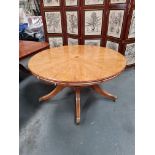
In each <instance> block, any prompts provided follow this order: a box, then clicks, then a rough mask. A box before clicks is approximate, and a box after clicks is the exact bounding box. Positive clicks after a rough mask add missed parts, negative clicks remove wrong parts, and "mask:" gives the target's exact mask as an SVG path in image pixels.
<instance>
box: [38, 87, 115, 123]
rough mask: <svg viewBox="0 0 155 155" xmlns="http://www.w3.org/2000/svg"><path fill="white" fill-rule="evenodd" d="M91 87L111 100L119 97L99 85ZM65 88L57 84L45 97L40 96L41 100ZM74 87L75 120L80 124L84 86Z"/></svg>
mask: <svg viewBox="0 0 155 155" xmlns="http://www.w3.org/2000/svg"><path fill="white" fill-rule="evenodd" d="M89 87H91V88H92V89H93V90H94V91H96V92H97V93H99V94H100V95H102V96H104V97H106V98H108V99H110V100H113V101H114V102H115V101H116V99H117V96H114V95H112V94H110V93H109V92H107V91H106V90H104V89H101V87H100V86H99V85H91V86H89ZM64 88H65V87H64V86H60V85H57V86H56V88H55V89H54V90H52V91H51V92H50V93H49V94H47V95H45V96H43V97H40V98H39V101H45V100H48V99H50V98H52V97H54V96H55V95H56V94H57V93H59V92H60V91H61V90H62V89H64ZM73 88H74V90H75V95H76V104H75V122H76V124H79V123H80V90H81V89H82V88H83V87H73Z"/></svg>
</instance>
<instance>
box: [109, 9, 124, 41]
mask: <svg viewBox="0 0 155 155" xmlns="http://www.w3.org/2000/svg"><path fill="white" fill-rule="evenodd" d="M123 16H124V10H110V14H109V25H108V35H109V36H112V37H116V38H119V37H120V35H121V29H122V23H123Z"/></svg>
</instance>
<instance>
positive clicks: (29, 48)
mask: <svg viewBox="0 0 155 155" xmlns="http://www.w3.org/2000/svg"><path fill="white" fill-rule="evenodd" d="M47 48H49V43H47V42H36V41H23V40H20V41H19V59H22V58H25V57H27V56H29V55H31V54H34V53H36V52H39V51H41V50H45V49H47Z"/></svg>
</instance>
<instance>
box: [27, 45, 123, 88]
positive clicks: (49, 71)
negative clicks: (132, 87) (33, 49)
mask: <svg viewBox="0 0 155 155" xmlns="http://www.w3.org/2000/svg"><path fill="white" fill-rule="evenodd" d="M125 66H126V59H125V57H124V56H123V55H121V54H120V53H118V52H117V51H114V50H112V49H108V48H104V47H99V46H89V45H75V46H62V47H58V48H51V49H47V50H44V51H42V52H40V53H38V54H36V55H34V56H33V57H31V59H30V61H29V63H28V68H29V69H30V71H31V72H32V74H34V75H35V76H38V77H39V78H41V79H44V80H47V81H50V82H54V83H57V84H60V85H61V84H62V85H64V84H66V85H71V86H82V85H91V84H95V83H99V82H103V81H105V80H108V79H111V78H114V77H115V76H117V75H119V74H120V73H121V72H122V71H123V70H124V68H125Z"/></svg>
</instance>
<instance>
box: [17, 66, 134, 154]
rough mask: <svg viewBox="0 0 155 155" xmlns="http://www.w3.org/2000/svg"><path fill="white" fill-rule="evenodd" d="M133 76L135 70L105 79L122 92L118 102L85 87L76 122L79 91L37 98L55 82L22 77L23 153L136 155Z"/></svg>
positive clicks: (111, 88) (117, 92)
mask: <svg viewBox="0 0 155 155" xmlns="http://www.w3.org/2000/svg"><path fill="white" fill-rule="evenodd" d="M134 80H135V71H134V69H128V70H126V71H125V72H124V73H123V74H121V75H120V76H119V77H117V78H115V79H114V80H111V81H108V82H106V83H105V84H104V88H105V89H106V90H109V92H111V93H113V94H114V95H117V96H118V99H117V101H116V103H114V102H113V101H110V100H107V99H105V98H103V97H102V96H100V95H98V94H96V93H94V92H93V91H92V90H91V89H89V88H86V89H83V90H82V94H81V124H80V125H78V126H77V125H75V123H74V104H75V95H74V93H73V91H72V90H71V89H69V88H66V89H64V90H63V91H62V92H60V93H59V94H58V95H57V96H55V97H54V98H53V99H52V100H49V101H47V102H44V103H39V102H38V98H39V97H40V96H42V95H44V94H46V93H48V92H49V91H50V90H52V89H53V88H54V86H50V85H48V84H46V83H44V82H41V81H39V80H37V79H36V78H35V77H33V76H29V77H27V78H26V79H25V80H22V81H21V82H20V138H19V141H20V150H19V151H20V155H134V152H135V151H134V141H135V140H134V137H135V131H134V130H135V122H134V121H135V115H134V113H135V105H134V103H135V97H134V94H135V89H134V88H135V83H134ZM102 86H103V84H102Z"/></svg>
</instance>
